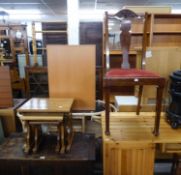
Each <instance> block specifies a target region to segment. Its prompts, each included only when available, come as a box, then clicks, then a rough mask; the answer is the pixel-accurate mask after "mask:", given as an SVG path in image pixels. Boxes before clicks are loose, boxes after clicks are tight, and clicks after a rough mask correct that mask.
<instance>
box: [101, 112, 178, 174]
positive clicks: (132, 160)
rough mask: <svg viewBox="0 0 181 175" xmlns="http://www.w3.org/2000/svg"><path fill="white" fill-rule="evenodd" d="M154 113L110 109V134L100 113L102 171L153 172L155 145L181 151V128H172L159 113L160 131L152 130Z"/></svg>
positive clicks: (121, 172) (167, 150) (169, 151)
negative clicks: (106, 131) (154, 133)
mask: <svg viewBox="0 0 181 175" xmlns="http://www.w3.org/2000/svg"><path fill="white" fill-rule="evenodd" d="M154 115H155V114H154V113H152V112H144V113H141V114H140V115H139V116H136V114H135V113H132V112H129V113H112V114H111V117H110V132H111V134H110V136H107V135H105V133H104V131H105V118H104V117H102V131H103V147H104V151H103V154H104V155H103V156H104V174H105V175H125V174H126V175H153V172H154V161H155V152H156V147H159V148H160V150H161V151H164V152H165V153H168V154H169V153H178V152H181V128H179V129H172V128H171V126H170V125H169V124H168V123H167V122H166V120H165V114H164V113H162V116H161V122H160V134H159V136H158V137H156V136H154V135H153V134H152V131H153V127H154Z"/></svg>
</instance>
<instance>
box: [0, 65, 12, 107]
mask: <svg viewBox="0 0 181 175" xmlns="http://www.w3.org/2000/svg"><path fill="white" fill-rule="evenodd" d="M12 106H13V97H12V87H11V77H10V71H9V67H8V66H0V108H7V107H12Z"/></svg>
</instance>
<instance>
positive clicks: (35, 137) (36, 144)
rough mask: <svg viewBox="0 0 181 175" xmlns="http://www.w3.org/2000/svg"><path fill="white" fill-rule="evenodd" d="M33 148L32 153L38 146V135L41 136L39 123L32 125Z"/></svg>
mask: <svg viewBox="0 0 181 175" xmlns="http://www.w3.org/2000/svg"><path fill="white" fill-rule="evenodd" d="M34 132H35V133H34V142H35V143H34V148H33V153H36V152H37V151H38V147H39V145H40V137H41V129H40V125H36V126H34Z"/></svg>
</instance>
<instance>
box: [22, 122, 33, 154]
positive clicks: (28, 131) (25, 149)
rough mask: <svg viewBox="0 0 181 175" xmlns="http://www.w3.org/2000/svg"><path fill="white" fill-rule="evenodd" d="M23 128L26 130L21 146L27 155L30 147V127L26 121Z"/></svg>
mask: <svg viewBox="0 0 181 175" xmlns="http://www.w3.org/2000/svg"><path fill="white" fill-rule="evenodd" d="M25 128H26V132H25V144H24V146H23V149H24V152H25V153H27V154H28V153H29V152H30V147H31V126H30V125H29V123H28V122H27V121H26V122H25Z"/></svg>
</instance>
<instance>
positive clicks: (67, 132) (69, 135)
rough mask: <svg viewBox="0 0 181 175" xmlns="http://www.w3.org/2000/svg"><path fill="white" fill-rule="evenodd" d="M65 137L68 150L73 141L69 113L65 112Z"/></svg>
mask: <svg viewBox="0 0 181 175" xmlns="http://www.w3.org/2000/svg"><path fill="white" fill-rule="evenodd" d="M64 117H65V139H66V151H67V152H69V151H70V148H71V145H72V141H73V134H74V133H73V127H72V116H71V114H65V115H64Z"/></svg>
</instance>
